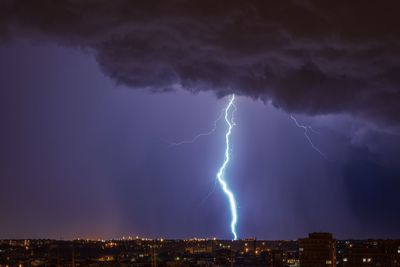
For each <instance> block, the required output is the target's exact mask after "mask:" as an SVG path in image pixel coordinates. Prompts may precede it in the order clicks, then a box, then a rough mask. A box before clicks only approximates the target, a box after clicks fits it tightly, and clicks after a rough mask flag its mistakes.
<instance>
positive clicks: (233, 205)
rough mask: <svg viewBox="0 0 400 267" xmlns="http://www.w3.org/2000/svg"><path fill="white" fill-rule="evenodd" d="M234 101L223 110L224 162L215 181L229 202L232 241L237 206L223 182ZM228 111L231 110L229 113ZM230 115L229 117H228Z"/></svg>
mask: <svg viewBox="0 0 400 267" xmlns="http://www.w3.org/2000/svg"><path fill="white" fill-rule="evenodd" d="M234 101H235V95H234V94H232V96H231V98H230V100H229V103H228V105H227V106H226V108H225V122H226V124H227V125H228V130H227V132H226V134H225V159H224V162H223V163H222V165H221V167H220V168H219V170H218V172H217V180H218V182H219V184H220V186H221V188H222V190H223V191H224V193H225V195H226V196H227V198H228V201H229V206H230V211H231V216H232V218H231V225H230V226H231V232H232V234H233V240H237V233H236V224H237V220H238V218H237V205H236V199H235V196H234V194H233V192H232V191H231V190H230V189H229V186H228V183H227V182H226V180H225V170H226V167H227V166H228V163H229V161H230V158H231V155H230V150H231V148H230V136H231V134H232V129H233V127H234V126H235V125H236V124H235V121H234V119H233V114H234V112H235V110H236V106H235V104H234ZM230 110H232V111H231V112H230ZM229 114H230V115H229Z"/></svg>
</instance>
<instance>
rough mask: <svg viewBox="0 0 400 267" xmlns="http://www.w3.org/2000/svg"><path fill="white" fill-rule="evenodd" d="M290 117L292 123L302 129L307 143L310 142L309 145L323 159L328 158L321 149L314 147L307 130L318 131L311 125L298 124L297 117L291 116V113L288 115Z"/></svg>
mask: <svg viewBox="0 0 400 267" xmlns="http://www.w3.org/2000/svg"><path fill="white" fill-rule="evenodd" d="M290 118H291V119H292V120H293V121H294V123H295V124H296V126H297V127H299V128H302V129H303V130H304V136H305V137H306V139H307V141H308V143H310V145H311V147H312V148H313V149H314V150H315V151H317V152H318V153H319V154H320V155H321V156H322V157H323V158H324V159H326V160H329V159H328V157H327V156H326V155H325V154H324V153H323V152H322V151H321V150H319V149H318V147H316V146H315V145H314V143H313V141H312V140H311V138H310V136H309V135H308V131H309V130H310V131H312V132H314V133H318V132H317V131H315V130H314V129H313V128H312V127H311V126H306V125H302V124H300V123H299V122H298V121H297V119H296V118H295V117H293V115H290Z"/></svg>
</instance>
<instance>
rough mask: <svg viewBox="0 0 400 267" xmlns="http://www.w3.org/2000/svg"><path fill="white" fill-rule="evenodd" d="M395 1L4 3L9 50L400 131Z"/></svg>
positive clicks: (136, 81)
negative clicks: (40, 45) (59, 51)
mask: <svg viewBox="0 0 400 267" xmlns="http://www.w3.org/2000/svg"><path fill="white" fill-rule="evenodd" d="M399 7H400V4H399V2H398V1H375V0H372V1H360V0H355V1H319V0H315V1H312V0H310V1H295V0H293V1H287V0H285V1H264V0H260V1H257V0H249V1H215V0H212V1H211V0H203V1H184V0H173V1H152V0H148V1H128V0H117V1H78V0H63V1H50V0H44V1H22V0H21V1H18V0H15V1H12V0H5V1H1V2H0V37H1V40H2V42H6V41H7V40H10V39H14V38H28V39H33V40H39V41H50V42H56V43H58V44H60V45H67V46H73V47H79V48H83V49H85V50H88V51H91V52H93V53H94V54H95V57H96V60H97V61H98V63H99V65H100V66H101V68H102V70H103V71H104V73H106V74H107V75H108V76H109V77H111V78H112V79H114V80H115V81H116V82H117V83H119V84H123V85H126V86H128V87H130V88H133V89H148V90H151V91H154V92H163V91H168V90H174V89H177V88H183V89H185V90H189V91H192V92H198V91H204V90H210V91H214V92H215V94H216V95H217V96H224V95H226V94H229V93H232V92H235V93H237V94H238V95H246V96H249V97H252V98H259V99H262V100H264V101H271V102H272V103H273V104H274V105H275V106H277V107H279V108H282V109H284V110H285V111H287V112H291V113H292V112H295V113H305V114H309V115H316V114H334V113H346V114H351V115H355V116H359V117H362V118H368V119H370V120H371V121H375V122H377V121H379V122H383V123H386V124H389V125H398V124H399V122H400V121H399V119H398V118H399V116H398V114H399V113H400V105H399V103H400V89H399V85H400V63H399V61H398V60H397V59H398V58H399V56H400V19H399V16H398V10H399Z"/></svg>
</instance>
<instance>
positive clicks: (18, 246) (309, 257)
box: [0, 233, 400, 267]
mask: <svg viewBox="0 0 400 267" xmlns="http://www.w3.org/2000/svg"><path fill="white" fill-rule="evenodd" d="M0 266H73V267H74V266H151V267H153V266H154V267H155V266H171V267H173V266H188V267H189V266H270V267H296V266H309V267H322V266H324V267H333V266H338V267H373V266H380V267H398V266H400V239H398V240H391V239H366V240H356V239H348V240H335V239H334V237H333V236H332V234H330V233H310V234H309V235H308V237H305V238H300V239H298V240H275V241H271V240H257V239H255V238H249V239H240V240H236V241H230V240H219V239H216V238H211V239H201V238H193V239H185V240H179V239H176V240H173V239H148V238H140V237H126V238H125V237H123V238H122V239H115V240H89V239H76V240H68V241H67V240H50V239H32V240H30V239H28V240H1V241H0Z"/></svg>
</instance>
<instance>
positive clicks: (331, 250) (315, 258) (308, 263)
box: [299, 233, 336, 267]
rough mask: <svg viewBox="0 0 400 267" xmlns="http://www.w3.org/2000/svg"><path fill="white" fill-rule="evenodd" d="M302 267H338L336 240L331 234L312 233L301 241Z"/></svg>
mask: <svg viewBox="0 0 400 267" xmlns="http://www.w3.org/2000/svg"><path fill="white" fill-rule="evenodd" d="M299 254H300V266H301V267H334V266H336V240H334V239H333V238H332V234H330V233H312V234H309V235H308V238H303V239H299Z"/></svg>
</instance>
